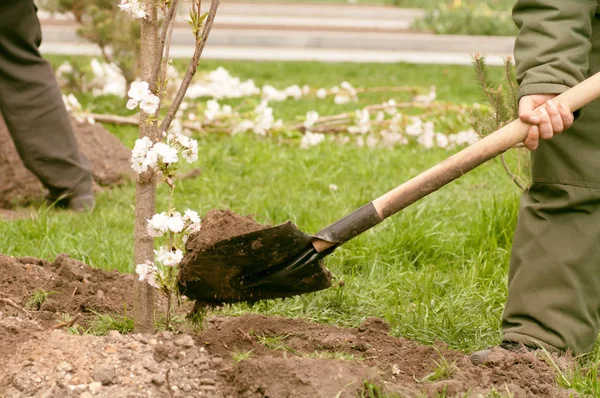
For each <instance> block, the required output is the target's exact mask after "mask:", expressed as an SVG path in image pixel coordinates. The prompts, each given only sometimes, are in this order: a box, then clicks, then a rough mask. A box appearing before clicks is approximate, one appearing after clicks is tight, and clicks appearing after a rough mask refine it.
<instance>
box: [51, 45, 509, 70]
mask: <svg viewBox="0 0 600 398" xmlns="http://www.w3.org/2000/svg"><path fill="white" fill-rule="evenodd" d="M41 52H42V53H43V54H62V55H86V56H96V57H101V54H100V50H99V49H98V47H96V46H95V45H92V44H76V45H73V44H72V43H59V42H58V43H57V42H55V43H42V46H41ZM170 54H171V57H173V58H183V59H190V58H191V56H192V54H193V48H192V47H190V46H173V47H172V48H171V53H170ZM486 55H487V62H488V64H489V65H503V62H504V59H506V56H507V55H509V54H506V53H489V52H488V53H486ZM202 58H203V59H217V60H245V61H314V62H371V63H395V62H406V63H411V64H443V65H471V64H472V63H473V59H472V55H471V54H468V53H465V52H439V51H436V52H415V51H382V50H345V49H316V48H273V47H248V46H245V47H232V46H211V45H207V46H206V48H205V49H204V53H203V54H202Z"/></svg>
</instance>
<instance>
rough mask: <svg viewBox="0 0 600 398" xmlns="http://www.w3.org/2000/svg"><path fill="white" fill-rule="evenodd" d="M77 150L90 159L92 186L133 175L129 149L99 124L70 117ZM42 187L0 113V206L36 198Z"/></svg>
mask: <svg viewBox="0 0 600 398" xmlns="http://www.w3.org/2000/svg"><path fill="white" fill-rule="evenodd" d="M71 124H72V126H73V130H74V132H75V138H76V140H77V144H78V145H79V149H80V151H81V152H82V153H83V154H85V155H86V156H87V158H88V159H89V160H90V162H91V163H92V172H93V175H94V182H95V185H96V189H98V188H99V187H105V186H111V185H118V184H121V183H124V182H126V181H130V180H132V179H133V176H134V174H133V170H132V169H131V160H130V159H131V151H130V150H129V149H128V148H127V147H125V146H124V145H123V144H122V143H121V142H120V141H119V139H118V138H117V137H115V136H114V135H113V134H111V133H110V132H109V131H107V130H106V129H105V128H104V127H102V125H100V124H98V123H96V124H94V125H91V124H89V123H88V122H78V121H76V120H74V119H72V120H71ZM45 194H46V190H45V189H44V187H43V186H42V184H41V183H40V182H39V181H38V179H37V178H36V177H35V176H34V175H33V174H32V173H31V172H30V171H29V170H27V169H26V168H25V166H24V165H23V162H22V161H21V158H20V157H19V154H18V153H17V150H16V148H15V146H14V143H13V141H12V139H11V136H10V133H9V132H8V129H7V127H6V124H5V123H4V120H3V119H2V116H1V115H0V208H5V209H7V208H12V207H14V206H19V205H27V204H29V203H32V202H36V201H39V200H41V199H42V198H43V196H44V195H45Z"/></svg>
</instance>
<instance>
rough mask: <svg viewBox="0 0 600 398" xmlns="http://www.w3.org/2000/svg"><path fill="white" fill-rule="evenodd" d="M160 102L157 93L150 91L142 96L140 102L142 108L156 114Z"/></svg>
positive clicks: (148, 112)
mask: <svg viewBox="0 0 600 398" xmlns="http://www.w3.org/2000/svg"><path fill="white" fill-rule="evenodd" d="M159 102H160V99H159V98H158V97H157V96H156V95H154V94H152V93H150V92H148V93H146V94H144V96H143V97H142V101H141V102H140V109H141V110H143V111H144V112H146V113H147V114H149V115H154V114H155V113H156V110H157V109H158V104H159Z"/></svg>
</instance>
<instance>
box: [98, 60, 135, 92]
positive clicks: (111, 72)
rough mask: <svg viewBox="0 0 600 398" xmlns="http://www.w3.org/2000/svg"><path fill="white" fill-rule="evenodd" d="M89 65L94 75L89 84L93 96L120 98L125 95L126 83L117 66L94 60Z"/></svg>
mask: <svg viewBox="0 0 600 398" xmlns="http://www.w3.org/2000/svg"><path fill="white" fill-rule="evenodd" d="M90 65H91V67H92V73H93V74H94V78H93V80H92V81H91V82H90V85H91V86H92V94H93V95H94V96H97V95H117V96H119V97H122V96H124V95H125V93H126V91H127V81H126V80H125V77H124V76H123V73H122V72H121V69H120V68H119V67H118V66H117V65H115V64H114V63H110V64H107V63H104V62H100V61H98V60H97V59H96V58H92V60H91V62H90Z"/></svg>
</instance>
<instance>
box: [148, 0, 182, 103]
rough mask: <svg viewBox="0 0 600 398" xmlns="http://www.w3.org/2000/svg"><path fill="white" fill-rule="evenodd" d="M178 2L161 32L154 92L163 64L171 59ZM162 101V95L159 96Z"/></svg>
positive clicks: (153, 73) (173, 6)
mask: <svg viewBox="0 0 600 398" xmlns="http://www.w3.org/2000/svg"><path fill="white" fill-rule="evenodd" d="M177 2H178V0H172V1H171V7H169V11H168V12H167V15H166V17H165V24H164V26H163V29H162V32H160V38H159V41H158V54H159V56H158V57H157V58H156V61H155V63H154V68H153V70H152V75H151V76H152V77H151V78H150V85H151V88H152V90H153V91H154V90H155V89H156V86H157V84H156V79H157V78H158V75H159V73H160V71H161V67H163V68H164V66H163V64H164V63H165V61H164V60H165V58H166V59H167V60H168V58H169V50H170V49H169V47H171V35H172V33H173V26H175V16H176V15H177ZM165 47H166V55H165ZM163 81H164V79H163ZM159 97H160V98H161V99H162V95H159Z"/></svg>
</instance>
